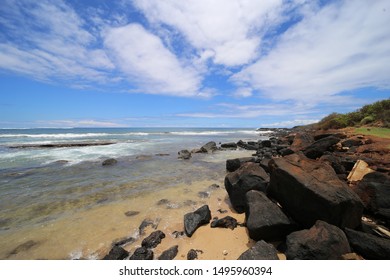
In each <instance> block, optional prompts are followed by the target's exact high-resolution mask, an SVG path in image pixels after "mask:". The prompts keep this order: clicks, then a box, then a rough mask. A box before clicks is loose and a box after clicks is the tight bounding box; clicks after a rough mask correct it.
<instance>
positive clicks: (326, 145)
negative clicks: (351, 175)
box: [303, 136, 340, 159]
mask: <svg viewBox="0 0 390 280" xmlns="http://www.w3.org/2000/svg"><path fill="white" fill-rule="evenodd" d="M339 141H340V138H337V137H334V136H329V137H326V138H322V139H320V140H318V141H316V142H314V143H313V144H311V145H310V146H308V147H307V148H306V149H305V150H304V151H303V153H304V154H305V156H307V157H308V158H311V159H316V158H319V157H321V156H322V155H323V154H324V153H325V152H326V151H329V150H330V148H331V147H332V146H333V145H335V144H337V143H338V142H339Z"/></svg>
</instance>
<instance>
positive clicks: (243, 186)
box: [225, 162, 269, 213]
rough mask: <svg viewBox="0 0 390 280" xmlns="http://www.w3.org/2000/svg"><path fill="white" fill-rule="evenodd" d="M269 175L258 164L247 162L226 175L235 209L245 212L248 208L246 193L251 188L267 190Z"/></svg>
mask: <svg viewBox="0 0 390 280" xmlns="http://www.w3.org/2000/svg"><path fill="white" fill-rule="evenodd" d="M268 182H269V175H268V174H267V173H266V172H265V171H264V169H263V168H261V167H260V166H259V165H258V164H256V163H252V162H247V163H244V164H243V165H242V166H241V167H240V168H239V169H238V170H236V171H234V172H232V173H230V174H228V175H227V176H226V177H225V188H226V191H227V193H228V194H229V199H230V202H231V203H232V206H233V208H234V210H236V211H237V212H238V213H243V212H244V211H245V209H246V199H245V194H246V193H247V192H248V191H250V190H257V191H262V192H265V191H266V189H267V186H268Z"/></svg>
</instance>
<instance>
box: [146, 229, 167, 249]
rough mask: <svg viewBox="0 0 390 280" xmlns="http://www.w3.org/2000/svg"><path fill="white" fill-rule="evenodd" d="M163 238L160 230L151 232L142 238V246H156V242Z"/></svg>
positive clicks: (158, 242) (163, 235)
mask: <svg viewBox="0 0 390 280" xmlns="http://www.w3.org/2000/svg"><path fill="white" fill-rule="evenodd" d="M164 238H165V234H164V233H163V232H162V231H161V230H157V231H154V232H152V233H151V234H150V235H149V236H148V237H146V238H145V239H144V240H142V244H141V246H142V247H145V248H148V249H150V248H156V247H157V245H158V244H160V243H161V240H162V239H164Z"/></svg>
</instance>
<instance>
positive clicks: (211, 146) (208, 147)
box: [200, 141, 217, 153]
mask: <svg viewBox="0 0 390 280" xmlns="http://www.w3.org/2000/svg"><path fill="white" fill-rule="evenodd" d="M216 149H217V144H216V143H215V142H214V141H211V142H208V143H207V144H204V145H203V146H202V147H201V148H200V150H201V151H202V152H203V153H212V152H214V151H215V150H216Z"/></svg>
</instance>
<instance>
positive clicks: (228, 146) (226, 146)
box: [221, 142, 237, 149]
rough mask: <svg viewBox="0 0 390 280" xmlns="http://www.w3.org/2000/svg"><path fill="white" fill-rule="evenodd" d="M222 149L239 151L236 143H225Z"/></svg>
mask: <svg viewBox="0 0 390 280" xmlns="http://www.w3.org/2000/svg"><path fill="white" fill-rule="evenodd" d="M221 148H224V149H237V144H236V143H234V142H231V143H223V144H222V145H221Z"/></svg>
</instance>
